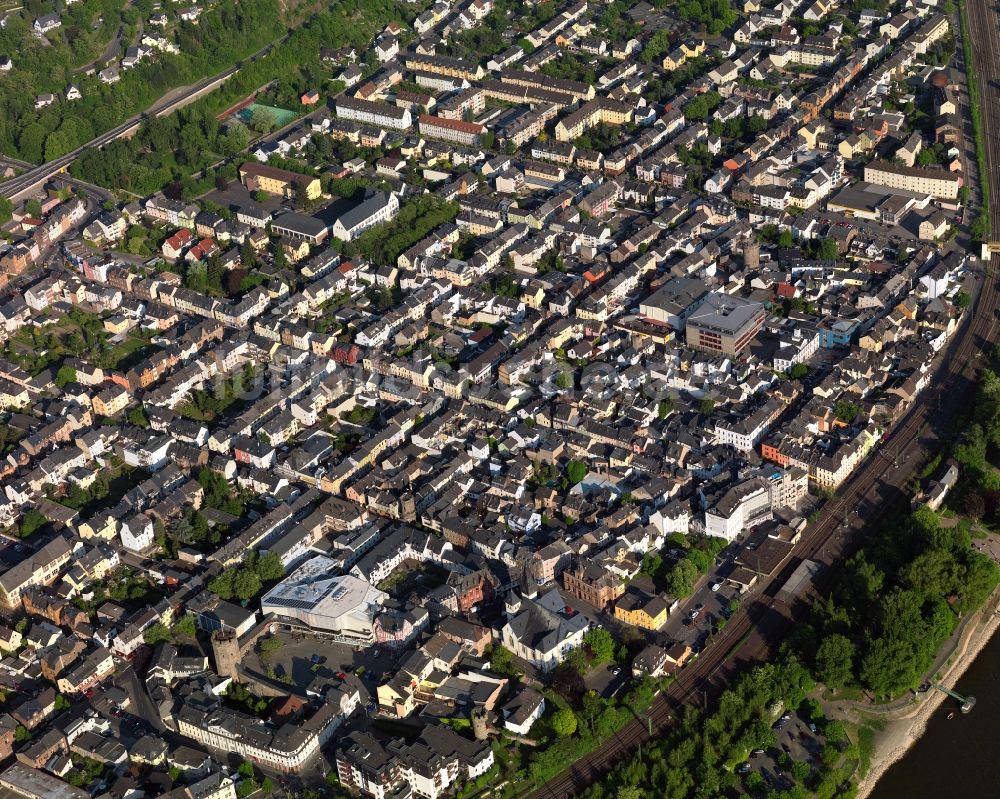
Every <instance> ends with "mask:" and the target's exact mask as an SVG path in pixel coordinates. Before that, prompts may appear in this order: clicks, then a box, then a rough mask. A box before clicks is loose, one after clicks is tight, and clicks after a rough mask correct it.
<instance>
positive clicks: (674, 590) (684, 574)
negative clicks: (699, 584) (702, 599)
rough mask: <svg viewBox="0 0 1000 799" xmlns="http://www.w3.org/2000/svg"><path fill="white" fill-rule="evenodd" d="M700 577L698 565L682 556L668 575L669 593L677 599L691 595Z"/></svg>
mask: <svg viewBox="0 0 1000 799" xmlns="http://www.w3.org/2000/svg"><path fill="white" fill-rule="evenodd" d="M698 577H699V572H698V567H697V566H695V564H694V563H692V562H691V561H690V560H689V559H688V558H681V559H680V560H679V561H677V563H675V564H674V567H673V568H672V569H671V570H670V573H669V574H668V575H667V580H666V588H667V593H669V594H670V595H671V596H673V597H675V598H677V599H683V598H684V597H686V596H690V595H691V592H692V591H693V590H694V584H695V582H696V581H697V580H698Z"/></svg>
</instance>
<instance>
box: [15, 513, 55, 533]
mask: <svg viewBox="0 0 1000 799" xmlns="http://www.w3.org/2000/svg"><path fill="white" fill-rule="evenodd" d="M47 523H48V519H46V518H45V517H44V516H42V514H41V513H39V512H38V511H37V510H35V509H34V508H29V509H28V510H27V511H26V512H25V514H24V516H22V517H21V532H20V537H21V538H27V537H28V536H30V535H34V534H35V533H36V532H38V531H39V530H40V529H41V528H42V527H44V526H45V525H46V524H47Z"/></svg>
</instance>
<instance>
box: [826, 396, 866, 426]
mask: <svg viewBox="0 0 1000 799" xmlns="http://www.w3.org/2000/svg"><path fill="white" fill-rule="evenodd" d="M833 413H834V415H835V416H836V417H837V418H838V419H840V421H842V422H845V423H846V424H851V422H853V421H854V420H855V419H857V418H858V414H859V413H861V408H860V407H859V406H858V405H856V404H855V403H853V402H851V401H850V400H837V404H836V405H834V406H833Z"/></svg>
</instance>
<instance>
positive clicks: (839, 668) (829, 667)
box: [816, 633, 855, 689]
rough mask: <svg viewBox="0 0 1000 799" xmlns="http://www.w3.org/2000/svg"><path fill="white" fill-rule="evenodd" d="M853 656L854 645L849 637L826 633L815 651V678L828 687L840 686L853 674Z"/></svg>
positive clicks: (847, 681)
mask: <svg viewBox="0 0 1000 799" xmlns="http://www.w3.org/2000/svg"><path fill="white" fill-rule="evenodd" d="M854 657H855V647H854V644H853V643H851V640H850V639H849V638H847V637H846V636H844V635H840V634H838V633H834V634H832V635H828V636H827V637H825V638H824V639H823V642H822V643H821V644H820V645H819V649H818V650H817V652H816V678H817V679H818V680H820V681H822V682H823V683H824V684H825V685H826V686H827V687H828V688H835V689H836V688H842V687H843V686H845V685H847V683H849V682H850V681H851V678H852V676H853V674H854Z"/></svg>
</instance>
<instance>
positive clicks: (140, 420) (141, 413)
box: [128, 404, 149, 428]
mask: <svg viewBox="0 0 1000 799" xmlns="http://www.w3.org/2000/svg"><path fill="white" fill-rule="evenodd" d="M128 421H129V424H134V425H135V426H136V427H143V428H148V427H149V419H147V418H146V410H145V409H144V408H143V407H142V405H141V404H139V405H133V406H132V407H131V408H130V409H129V412H128Z"/></svg>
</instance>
